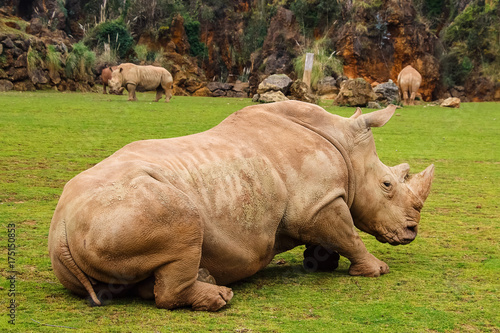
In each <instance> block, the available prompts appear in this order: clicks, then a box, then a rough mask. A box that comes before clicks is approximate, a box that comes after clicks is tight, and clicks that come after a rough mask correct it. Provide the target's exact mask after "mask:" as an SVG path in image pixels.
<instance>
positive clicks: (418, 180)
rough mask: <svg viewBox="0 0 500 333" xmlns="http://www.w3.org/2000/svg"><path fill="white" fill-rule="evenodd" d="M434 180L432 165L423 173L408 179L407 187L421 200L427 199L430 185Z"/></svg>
mask: <svg viewBox="0 0 500 333" xmlns="http://www.w3.org/2000/svg"><path fill="white" fill-rule="evenodd" d="M433 178H434V164H431V165H429V166H428V167H427V168H426V169H425V170H424V171H422V172H420V173H418V174H416V175H413V176H412V177H411V178H410V181H409V184H408V186H409V187H410V188H411V189H412V191H413V192H414V193H415V194H416V195H417V196H418V197H419V198H420V200H422V203H423V202H424V201H425V199H427V196H428V195H429V192H430V191H431V183H432V179H433Z"/></svg>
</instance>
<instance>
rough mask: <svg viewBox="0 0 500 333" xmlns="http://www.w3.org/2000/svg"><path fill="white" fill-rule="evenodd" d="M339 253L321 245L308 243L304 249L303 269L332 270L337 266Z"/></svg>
mask: <svg viewBox="0 0 500 333" xmlns="http://www.w3.org/2000/svg"><path fill="white" fill-rule="evenodd" d="M339 259H340V255H339V254H338V253H337V252H335V251H331V250H327V249H325V248H324V247H322V246H321V245H309V246H307V248H306V249H305V251H304V261H303V265H304V269H305V270H306V271H308V272H317V271H320V272H333V271H334V270H335V269H336V268H337V267H339Z"/></svg>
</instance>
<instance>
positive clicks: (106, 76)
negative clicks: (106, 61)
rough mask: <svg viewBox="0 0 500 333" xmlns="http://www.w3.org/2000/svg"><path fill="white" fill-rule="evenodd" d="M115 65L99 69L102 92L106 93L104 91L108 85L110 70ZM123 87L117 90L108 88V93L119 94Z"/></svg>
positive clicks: (113, 68) (114, 67)
mask: <svg viewBox="0 0 500 333" xmlns="http://www.w3.org/2000/svg"><path fill="white" fill-rule="evenodd" d="M116 68H117V66H113V67H111V68H109V67H105V68H103V70H102V71H101V80H102V93H103V94H107V92H106V87H108V86H109V80H111V73H112V70H115V69H116ZM123 89H124V88H123V87H121V88H120V89H119V90H118V91H114V90H112V89H109V93H110V94H116V95H121V94H122V93H123Z"/></svg>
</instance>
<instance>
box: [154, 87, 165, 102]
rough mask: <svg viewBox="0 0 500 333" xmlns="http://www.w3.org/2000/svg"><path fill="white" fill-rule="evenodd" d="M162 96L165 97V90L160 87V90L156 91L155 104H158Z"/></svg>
mask: <svg viewBox="0 0 500 333" xmlns="http://www.w3.org/2000/svg"><path fill="white" fill-rule="evenodd" d="M161 96H163V88H162V87H161V86H160V87H158V89H156V98H155V99H154V101H153V102H158V101H159V100H160V98H161Z"/></svg>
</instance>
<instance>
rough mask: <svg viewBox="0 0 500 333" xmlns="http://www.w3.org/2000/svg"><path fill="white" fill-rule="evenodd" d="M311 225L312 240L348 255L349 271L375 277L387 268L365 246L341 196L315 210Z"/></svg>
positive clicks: (385, 271)
mask: <svg viewBox="0 0 500 333" xmlns="http://www.w3.org/2000/svg"><path fill="white" fill-rule="evenodd" d="M313 229H314V233H315V234H316V236H313V238H312V240H313V242H312V243H314V244H319V245H321V246H322V247H324V248H325V249H328V250H330V251H335V252H338V253H339V254H340V255H342V256H344V257H346V258H347V259H349V261H350V262H351V266H350V268H349V274H351V275H362V276H372V277H376V276H380V275H381V274H385V273H388V272H389V266H387V264H386V263H385V262H383V261H381V260H379V259H377V258H375V256H373V255H372V254H371V253H369V252H368V250H367V249H366V246H365V244H364V243H363V241H362V240H361V238H360V237H359V235H358V233H357V231H356V229H355V227H354V222H353V220H352V217H351V213H350V211H349V208H348V207H347V204H346V203H345V202H344V201H343V200H342V199H341V198H338V199H335V200H334V201H333V202H332V203H330V204H329V205H327V206H326V207H324V208H323V209H322V210H321V211H320V212H318V214H317V215H316V219H315V221H314V228H313Z"/></svg>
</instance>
